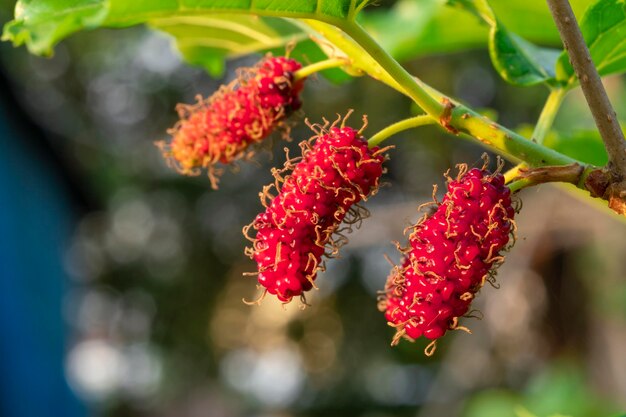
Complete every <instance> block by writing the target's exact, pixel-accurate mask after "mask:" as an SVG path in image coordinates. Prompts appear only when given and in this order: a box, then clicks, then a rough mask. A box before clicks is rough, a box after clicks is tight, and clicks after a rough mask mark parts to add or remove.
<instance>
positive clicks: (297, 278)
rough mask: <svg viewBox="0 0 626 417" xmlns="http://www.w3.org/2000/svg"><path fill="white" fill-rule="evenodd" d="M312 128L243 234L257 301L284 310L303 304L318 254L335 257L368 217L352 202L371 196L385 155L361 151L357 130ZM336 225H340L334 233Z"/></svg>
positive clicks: (363, 146) (278, 172)
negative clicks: (348, 233)
mask: <svg viewBox="0 0 626 417" xmlns="http://www.w3.org/2000/svg"><path fill="white" fill-rule="evenodd" d="M312 128H313V129H316V130H317V133H318V134H317V136H314V137H313V138H311V139H310V140H307V141H303V142H302V143H300V147H301V149H302V157H299V158H296V159H294V160H288V161H287V162H286V163H285V167H284V168H283V169H280V170H278V169H274V170H273V174H274V178H275V180H276V181H275V183H274V184H271V185H269V186H266V187H265V188H264V190H263V192H262V193H261V201H262V202H263V204H264V206H265V207H266V210H265V212H263V213H261V214H259V215H258V216H257V217H256V218H255V220H254V221H253V222H252V223H251V224H250V225H248V226H246V227H245V228H244V234H245V235H246V236H248V232H249V231H250V230H251V229H254V230H255V231H256V236H255V237H254V238H249V239H250V240H251V241H252V243H253V245H252V247H251V248H248V249H247V251H246V252H247V254H248V255H249V256H250V257H251V258H252V259H253V260H255V261H256V262H257V264H258V272H256V273H254V275H257V274H258V281H259V283H260V284H261V286H263V287H265V290H264V292H263V295H262V296H261V298H260V299H259V300H258V301H260V300H261V299H262V298H263V296H265V294H266V293H268V292H269V293H270V294H274V295H276V296H277V297H278V299H279V300H280V301H282V302H284V303H287V302H289V301H290V300H291V299H292V297H296V296H300V297H301V300H302V301H303V303H305V304H306V300H305V298H304V294H303V293H304V292H305V291H308V290H310V289H311V288H313V287H314V283H313V282H314V280H315V278H316V275H317V272H318V270H320V269H322V268H323V265H322V260H321V258H322V255H324V254H325V255H326V256H329V257H332V256H335V255H336V254H337V253H338V249H339V247H340V246H341V245H342V244H343V243H345V242H346V240H347V239H346V238H345V236H343V235H342V234H341V232H343V231H345V230H346V229H349V228H350V225H352V224H355V223H358V222H360V221H361V220H362V218H363V217H364V216H366V215H367V212H366V211H364V209H363V208H362V207H360V206H359V205H358V203H359V202H360V201H362V200H366V199H367V198H368V197H369V196H371V195H373V194H374V193H375V192H376V191H377V189H378V184H379V180H380V177H381V175H382V173H383V161H384V160H385V156H384V152H385V150H386V149H379V148H378V147H373V148H371V149H370V148H368V145H367V142H366V140H365V138H363V137H362V136H361V135H360V132H359V131H356V130H354V129H352V128H350V127H343V126H341V127H336V126H334V125H333V126H332V127H330V129H328V130H327V129H326V126H323V127H321V126H312ZM296 161H297V163H296ZM287 171H291V173H289V174H286V175H285V173H286V172H287ZM283 175H284V176H283ZM272 188H276V190H278V195H277V196H275V197H271V195H270V190H271V189H272ZM268 198H269V199H270V200H271V201H269V202H268ZM342 222H344V224H346V225H347V226H346V228H342V229H339V226H340V224H341V223H342ZM333 234H334V235H333Z"/></svg>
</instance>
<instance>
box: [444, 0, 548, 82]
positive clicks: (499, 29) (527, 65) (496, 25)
mask: <svg viewBox="0 0 626 417" xmlns="http://www.w3.org/2000/svg"><path fill="white" fill-rule="evenodd" d="M448 1H449V4H450V5H452V6H456V7H459V8H461V9H464V10H466V11H468V12H469V13H471V14H473V15H474V16H476V17H478V18H479V19H481V20H482V21H483V22H484V23H486V24H487V25H489V27H490V30H489V55H490V56H491V61H492V63H493V66H494V67H495V69H496V71H498V73H499V74H500V76H501V77H502V78H503V79H504V80H506V81H507V82H509V83H511V84H514V85H522V86H527V85H534V84H539V83H548V84H551V83H553V82H554V79H555V73H554V67H555V63H556V60H557V58H558V56H559V54H560V51H558V50H554V49H549V48H542V47H539V46H536V45H533V44H532V43H530V42H529V41H527V40H525V39H523V38H522V37H520V36H519V35H516V34H515V33H512V32H510V31H509V30H507V29H506V27H505V26H504V24H503V23H502V22H501V21H500V20H499V19H498V18H496V15H495V13H494V12H493V10H492V9H491V7H490V5H489V3H488V2H487V0H448Z"/></svg>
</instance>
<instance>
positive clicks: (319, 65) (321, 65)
mask: <svg viewBox="0 0 626 417" xmlns="http://www.w3.org/2000/svg"><path fill="white" fill-rule="evenodd" d="M349 64H350V61H349V60H348V59H347V58H329V59H325V60H323V61H319V62H316V63H314V64H311V65H307V66H306V67H302V68H300V69H299V70H297V71H296V72H295V73H294V74H293V79H294V81H298V80H301V79H303V78H306V77H308V76H310V75H313V74H315V73H318V72H320V71H324V70H327V69H331V68H337V67H342V66H344V65H349Z"/></svg>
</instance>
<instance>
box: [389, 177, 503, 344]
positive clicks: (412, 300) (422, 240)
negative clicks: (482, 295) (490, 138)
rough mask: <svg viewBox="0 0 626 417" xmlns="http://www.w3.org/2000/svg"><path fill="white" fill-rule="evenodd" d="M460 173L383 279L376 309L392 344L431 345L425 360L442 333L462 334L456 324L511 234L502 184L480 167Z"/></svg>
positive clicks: (415, 229)
mask: <svg viewBox="0 0 626 417" xmlns="http://www.w3.org/2000/svg"><path fill="white" fill-rule="evenodd" d="M460 171H461V172H459V176H458V177H457V179H456V180H452V179H450V180H449V183H448V190H447V193H446V194H445V196H444V198H443V201H442V202H441V203H437V202H436V201H435V204H436V205H437V207H436V211H434V213H432V214H431V215H428V214H427V215H425V216H424V217H423V218H422V219H421V220H420V221H419V222H418V223H417V224H416V225H415V226H413V227H412V233H411V234H410V236H409V246H408V247H407V248H406V249H403V252H404V253H405V258H404V260H403V262H402V264H401V265H400V266H396V267H394V269H393V270H392V272H391V274H390V276H389V278H388V279H387V284H386V286H385V290H384V292H383V295H382V297H381V299H380V302H379V309H380V310H381V311H383V312H384V313H385V317H386V319H387V321H388V323H389V325H390V326H393V327H395V328H396V334H395V336H394V338H393V341H392V345H395V344H397V343H398V342H399V340H400V339H401V338H402V337H404V338H406V339H408V340H411V341H414V340H415V339H417V338H419V337H420V336H424V337H426V338H428V339H431V340H432V342H431V344H430V345H429V346H428V347H427V348H426V354H428V355H431V354H432V353H433V352H434V349H435V347H436V345H435V341H436V339H438V338H440V337H442V336H443V335H444V334H445V333H446V331H447V330H453V329H463V330H467V329H466V328H465V327H462V326H459V325H458V320H459V317H461V316H463V315H465V314H466V313H467V311H468V309H469V306H470V303H471V301H472V299H473V298H474V297H475V295H476V293H477V292H478V290H480V288H481V287H482V286H483V284H484V283H485V281H487V280H489V281H490V282H493V281H492V280H493V274H494V270H495V267H497V266H498V265H499V264H500V263H501V262H502V261H503V260H504V257H503V256H501V255H500V253H501V252H502V251H503V250H504V249H505V246H506V245H507V244H508V243H509V235H510V234H512V233H513V231H514V228H515V223H514V221H513V217H514V215H515V210H514V208H513V207H512V205H511V193H510V190H509V188H508V187H506V186H505V185H504V177H503V176H502V174H500V173H494V174H492V173H490V172H488V171H486V170H485V169H484V167H483V169H477V168H474V169H471V170H469V171H467V167H466V166H464V165H462V166H460ZM431 212H432V211H431Z"/></svg>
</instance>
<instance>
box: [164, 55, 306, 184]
mask: <svg viewBox="0 0 626 417" xmlns="http://www.w3.org/2000/svg"><path fill="white" fill-rule="evenodd" d="M300 68H301V65H300V63H298V62H297V61H295V60H293V59H289V58H285V57H275V58H274V57H269V56H268V57H266V58H265V59H263V60H262V61H260V62H259V63H258V64H257V65H256V66H255V67H253V68H244V69H240V70H239V74H238V78H237V79H236V80H234V81H233V82H232V83H230V84H228V85H224V86H222V87H220V89H219V90H218V91H217V92H215V93H214V94H213V95H212V96H211V97H209V98H208V99H205V100H202V98H201V97H199V98H198V103H196V104H194V105H185V104H179V105H178V106H177V111H178V113H179V116H180V121H178V123H176V125H175V126H174V127H173V128H172V129H170V130H169V131H168V133H170V134H171V135H172V137H173V139H172V141H171V143H169V144H167V145H165V144H163V143H159V145H160V146H161V148H162V149H163V153H164V156H165V157H166V158H168V160H169V161H171V162H172V163H173V164H174V165H175V166H176V167H177V168H178V170H179V171H180V172H181V173H183V174H187V175H196V174H197V173H198V172H199V170H200V168H206V169H207V170H208V174H209V178H210V179H211V185H212V186H213V188H217V180H218V176H219V174H220V172H221V170H219V169H217V168H216V167H215V165H216V164H217V163H222V164H229V163H231V162H233V161H234V160H237V159H239V158H242V157H246V156H250V155H251V154H252V153H251V152H250V151H249V150H248V147H249V146H250V145H252V144H254V143H258V142H261V141H262V140H263V139H264V138H266V137H267V136H268V135H269V134H270V133H272V132H273V131H274V130H275V129H276V128H277V127H282V126H285V125H284V122H283V121H284V119H285V118H286V117H287V116H289V115H290V114H291V113H292V112H293V111H294V110H297V109H299V108H300V107H301V102H300V99H299V93H300V91H301V90H302V87H303V82H304V80H298V81H294V72H295V71H297V70H298V69H300Z"/></svg>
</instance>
